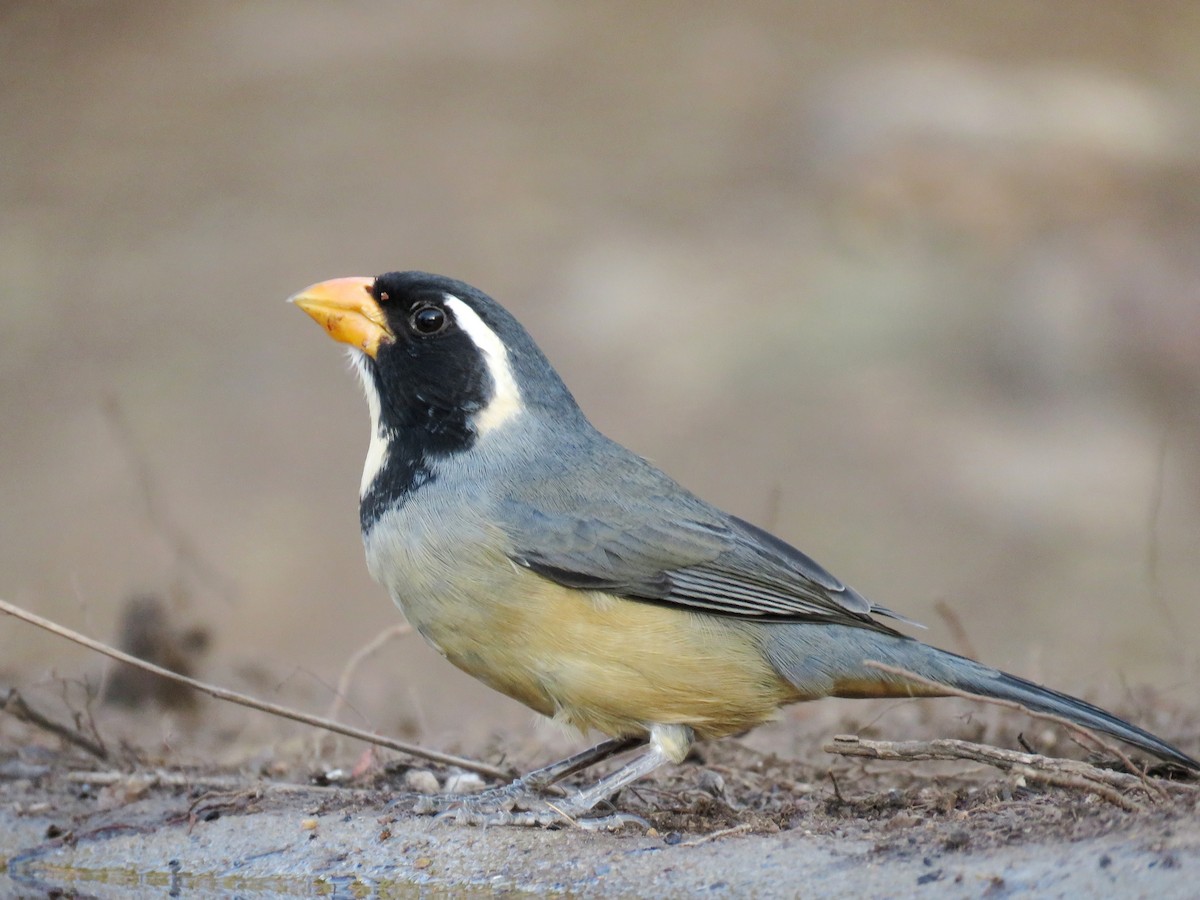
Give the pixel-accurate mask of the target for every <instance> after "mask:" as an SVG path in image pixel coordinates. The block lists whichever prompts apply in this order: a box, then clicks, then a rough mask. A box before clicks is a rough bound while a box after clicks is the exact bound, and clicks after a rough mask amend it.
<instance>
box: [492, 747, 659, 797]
mask: <svg viewBox="0 0 1200 900" xmlns="http://www.w3.org/2000/svg"><path fill="white" fill-rule="evenodd" d="M643 742H644V741H643V739H642V738H633V737H630V738H611V739H610V740H607V741H601V742H600V743H599V744H596V746H594V747H588V749H586V750H582V751H580V752H579V753H576V754H575V755H574V756H568V757H567V758H566V759H560V760H559V761H558V762H553V763H550V765H548V766H543V767H542V768H540V769H534V770H533V771H532V772H528V773H526V774H525V775H523V776H521V777H520V778H518V779H517V780H516V781H515V782H513V784H523V785H524V786H525V787H527V788H529V789H531V790H535V791H540V790H544V789H546V788H548V787H550V786H551V785H552V784H557V783H558V782H560V781H562V780H563V779H564V778H568V777H570V776H571V775H574V774H575V773H576V772H582V771H583V770H584V769H590V768H591V767H592V766H594V765H596V763H600V762H604V760H606V759H609V758H611V757H613V756H617V755H618V754H620V753H624V752H625V751H626V750H632V749H633V748H634V747H636V746H638V745H639V744H641V743H643Z"/></svg>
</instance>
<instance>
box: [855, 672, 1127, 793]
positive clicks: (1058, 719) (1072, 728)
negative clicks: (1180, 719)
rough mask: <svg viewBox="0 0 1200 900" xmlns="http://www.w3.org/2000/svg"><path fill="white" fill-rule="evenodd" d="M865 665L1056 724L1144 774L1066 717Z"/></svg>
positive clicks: (950, 694)
mask: <svg viewBox="0 0 1200 900" xmlns="http://www.w3.org/2000/svg"><path fill="white" fill-rule="evenodd" d="M864 665H866V666H867V668H869V669H878V670H879V671H880V672H887V673H888V674H889V675H899V676H900V677H901V678H905V679H907V680H909V681H913V682H915V683H917V684H922V685H925V686H926V687H931V688H934V689H935V690H937V692H938V693H939V694H941V695H942V696H945V697H962V698H963V699H965V700H978V701H982V702H983V703H990V704H992V705H993V706H1003V707H1004V708H1005V709H1017V710H1020V711H1021V712H1023V713H1025V714H1026V715H1029V716H1032V717H1033V718H1035V719H1043V720H1045V721H1047V722H1054V723H1055V724H1057V725H1061V726H1063V727H1064V728H1066V729H1067V731H1069V732H1070V733H1071V734H1073V735H1075V736H1076V737H1077V738H1078V739H1079V740H1081V741H1090V742H1091V745H1092V746H1093V747H1099V748H1101V749H1102V750H1104V751H1105V752H1106V753H1111V754H1112V755H1113V756H1115V757H1117V759H1119V760H1121V762H1122V763H1124V765H1125V767H1126V768H1128V769H1129V771H1130V772H1132V773H1133V774H1135V775H1139V776H1142V775H1144V774H1145V773H1144V772H1142V770H1141V769H1139V768H1138V767H1137V766H1135V765H1134V764H1133V761H1132V760H1131V759H1130V758H1129V757H1128V756H1126V755H1125V754H1124V753H1122V752H1121V750H1120V749H1119V748H1117V747H1114V746H1113V745H1112V744H1110V743H1108V742H1107V741H1104V740H1101V739H1100V737H1099V736H1098V735H1097V734H1096V733H1095V732H1094V731H1092V730H1091V729H1089V728H1084V727H1083V726H1082V725H1080V724H1079V723H1077V722H1072V721H1071V720H1070V719H1067V718H1065V717H1063V716H1056V715H1055V714H1054V713H1048V712H1041V711H1040V710H1036V709H1029V708H1028V707H1027V706H1022V705H1021V704H1020V703H1018V702H1017V701H1016V700H1003V699H1001V698H1000V697H989V696H987V695H986V694H972V693H971V692H970V691H963V690H959V689H958V688H955V687H950V686H949V685H947V684H942V683H941V682H940V681H934V680H932V679H930V678H926V677H924V676H923V675H918V674H917V673H916V672H910V671H909V670H908V669H902V668H900V667H899V666H889V665H888V664H887V663H881V662H878V661H877V660H873V659H868V660H867V661H866V662H865V663H864ZM1084 746H1085V747H1086V746H1087V745H1086V744H1085V745H1084ZM1147 784H1148V783H1147ZM1147 790H1148V791H1149V790H1150V788H1149V787H1147Z"/></svg>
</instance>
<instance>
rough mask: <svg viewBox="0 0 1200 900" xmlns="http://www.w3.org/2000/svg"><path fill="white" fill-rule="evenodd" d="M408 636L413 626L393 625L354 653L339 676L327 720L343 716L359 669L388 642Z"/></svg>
mask: <svg viewBox="0 0 1200 900" xmlns="http://www.w3.org/2000/svg"><path fill="white" fill-rule="evenodd" d="M406 634H412V626H411V625H409V624H407V623H406V622H401V623H400V624H398V625H393V626H392V627H391V628H386V629H384V630H383V631H381V632H380V633H379V634H377V635H375V637H373V638H372V639H371V640H369V641H367V643H365V644H363V645H362V646H361V647H359V648H358V650H356V651H355V652H354V655H353V656H351V657H350V659H349V660H347V661H346V665H345V666H344V667H343V668H342V674H341V675H340V676H338V683H337V692H336V694H335V695H334V698H333V703H331V704H330V705H329V710H328V712H326V714H325V715H326V717H327V718H330V719H336V718H337V717H338V716H339V715H340V714H341V711H342V707H343V706H344V705H345V703H346V697H347V696H348V695H349V693H350V682H351V681H353V680H354V674H355V672H357V671H358V667H359V666H360V665H362V664H363V662H365V661H366V660H367V659H368V658H369V657H370V656H371V654H373V653H375V651H377V650H378V649H379V648H380V647H382V646H383V645H384V644H386V643H387V642H388V641H391V640H394V639H395V638H398V637H403V636H404V635H406Z"/></svg>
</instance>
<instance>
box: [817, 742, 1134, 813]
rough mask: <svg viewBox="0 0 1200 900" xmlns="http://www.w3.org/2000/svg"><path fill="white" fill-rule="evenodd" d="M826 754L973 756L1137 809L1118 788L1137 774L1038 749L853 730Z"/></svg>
mask: <svg viewBox="0 0 1200 900" xmlns="http://www.w3.org/2000/svg"><path fill="white" fill-rule="evenodd" d="M823 749H824V750H825V752H826V753H838V754H841V755H842V756H861V757H866V758H867V759H885V760H901V761H905V762H915V761H921V760H930V759H951V760H963V759H966V760H973V761H975V762H981V763H986V764H987V765H989V766H995V767H996V768H998V769H1003V770H1004V771H1007V772H1012V773H1013V774H1014V775H1018V776H1020V777H1022V778H1025V779H1026V780H1027V781H1040V782H1042V783H1043V784H1051V785H1055V786H1057V787H1069V788H1075V789H1077V790H1086V791H1091V792H1092V793H1094V794H1098V795H1099V796H1101V797H1103V798H1104V799H1105V800H1107V801H1108V802H1109V803H1112V804H1113V805H1115V806H1120V807H1121V808H1123V809H1127V810H1130V811H1131V812H1140V811H1141V810H1142V809H1143V807H1142V805H1141V804H1139V803H1136V802H1135V801H1133V800H1130V799H1129V798H1128V797H1126V796H1124V795H1123V794H1121V793H1120V792H1119V791H1118V790H1117V788H1122V789H1125V790H1128V789H1130V788H1135V787H1136V788H1143V789H1145V785H1144V784H1143V783H1142V780H1141V779H1140V778H1138V777H1137V776H1136V775H1128V774H1126V773H1124V772H1112V771H1109V770H1108V769H1100V768H1097V767H1096V766H1093V765H1092V764H1091V763H1085V762H1080V761H1078V760H1074V759H1056V758H1054V757H1050V756H1041V755H1040V754H1036V753H1020V752H1018V751H1016V750H1003V749H1001V748H1000V747H991V746H988V745H987V744H975V743H972V742H971V741H959V740H950V739H942V740H934V741H868V740H863V739H862V738H859V737H856V736H854V735H839V736H837V737H835V738H834V739H833V741H832V742H831V743H828V744H826V745H825V746H824V748H823Z"/></svg>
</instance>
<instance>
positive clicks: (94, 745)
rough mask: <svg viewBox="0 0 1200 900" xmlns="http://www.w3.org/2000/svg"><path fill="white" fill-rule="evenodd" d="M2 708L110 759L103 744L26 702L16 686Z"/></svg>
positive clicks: (5, 699)
mask: <svg viewBox="0 0 1200 900" xmlns="http://www.w3.org/2000/svg"><path fill="white" fill-rule="evenodd" d="M0 709H2V710H3V711H4V712H6V713H8V714H9V715H10V716H14V717H15V718H18V719H20V720H21V721H22V722H28V723H29V724H30V725H36V726H37V727H38V728H42V729H44V730H46V731H49V732H50V733H51V734H56V735H58V736H59V737H60V738H62V739H63V740H64V741H66V742H67V743H70V744H74V745H75V746H76V747H79V748H80V749H82V750H86V751H87V752H88V753H90V754H92V756H94V757H96V758H97V759H108V750H107V749H106V748H105V746H104V745H103V744H101V743H100V742H99V741H94V740H92V739H91V738H89V737H88V736H87V735H85V734H83V732H82V731H79V730H75V731H72V730H71V729H70V728H68V727H67V726H66V725H61V724H59V723H58V722H55V721H54V720H53V719H49V718H47V717H46V716H44V715H42V714H41V713H40V712H38V711H37V710H36V709H34V708H33V707H31V706H30V705H29V704H28V703H26V702H25V698H24V697H22V696H21V695H20V694H19V693H17V689H16V688H9V690H8V694H7V695H6V696H5V698H4V701H3V702H2V703H0ZM92 726H93V728H94V727H95V723H92Z"/></svg>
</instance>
